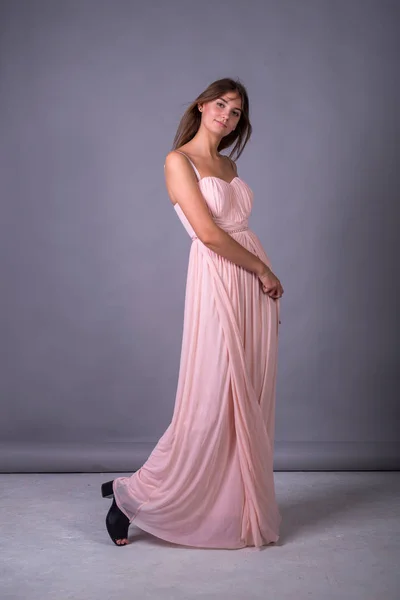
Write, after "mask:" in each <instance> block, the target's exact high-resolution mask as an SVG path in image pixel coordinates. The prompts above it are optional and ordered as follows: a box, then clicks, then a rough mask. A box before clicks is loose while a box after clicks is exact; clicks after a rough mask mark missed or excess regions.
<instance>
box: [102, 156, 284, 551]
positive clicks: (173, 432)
mask: <svg viewBox="0 0 400 600" xmlns="http://www.w3.org/2000/svg"><path fill="white" fill-rule="evenodd" d="M181 154H183V152H182V153H181ZM185 156H186V155H185ZM187 158H188V160H190V159H189V157H187ZM190 162H191V164H192V166H193V168H194V170H195V173H196V176H197V179H198V185H199V187H200V190H201V192H202V195H203V197H204V200H205V202H206V203H207V205H208V209H209V212H210V214H211V215H212V218H213V219H214V221H215V222H216V223H217V224H218V226H219V227H221V228H222V229H224V230H225V231H226V232H228V233H229V234H230V235H231V236H232V237H233V238H234V239H235V240H236V241H237V242H238V243H239V244H241V245H242V246H244V247H245V248H246V249H247V250H249V251H250V252H252V253H254V254H256V255H257V256H259V257H260V258H261V260H263V261H264V262H265V263H266V264H267V265H268V266H271V264H270V261H269V259H268V257H267V255H266V253H265V251H264V250H263V248H262V245H261V242H260V240H259V239H258V237H257V236H256V234H255V233H254V232H252V231H251V230H250V229H249V228H248V218H249V215H250V212H251V209H252V203H253V192H252V190H251V189H250V187H249V186H248V185H247V184H246V183H245V182H244V181H243V180H242V179H240V178H239V177H235V178H234V179H232V181H230V182H227V181H225V180H223V179H220V178H219V177H203V178H200V174H199V172H198V171H197V169H196V167H195V165H194V164H193V162H192V161H190ZM175 210H176V213H177V215H178V217H179V218H180V220H181V221H182V224H183V226H184V227H185V229H186V231H187V233H188V234H189V235H190V237H191V238H192V244H191V249H190V254H189V265H188V273H187V283H186V295H185V312H184V325H183V338H182V349H181V359H180V368H179V377H178V385H177V392H176V399H175V406H174V411H173V416H172V420H171V423H170V425H169V426H168V428H167V429H166V431H165V433H164V434H163V435H162V437H161V438H160V439H159V441H158V443H157V445H156V447H155V448H154V450H153V451H152V453H151V454H150V456H149V458H148V459H147V461H146V462H145V463H144V465H143V466H142V467H141V468H140V469H139V470H138V471H136V472H135V473H133V474H132V475H131V476H130V477H119V478H117V479H115V480H114V484H113V490H114V497H115V501H116V503H117V506H118V507H119V508H120V509H121V510H122V512H123V513H124V514H125V515H126V516H127V517H128V518H129V520H130V522H131V523H134V524H135V525H137V526H138V527H139V528H141V529H143V530H144V531H147V532H148V533H151V534H153V535H155V536H157V537H159V538H161V539H164V540H167V541H169V542H172V543H176V544H182V545H186V546H193V547H199V548H226V549H235V548H243V547H246V546H255V547H256V548H260V547H261V546H264V545H267V544H270V543H272V542H276V541H277V540H278V539H279V525H280V522H281V515H280V513H279V509H278V506H277V503H276V498H275V487H274V474H273V449H274V425H275V389H276V372H277V348H278V328H279V312H280V308H279V300H273V299H272V298H270V297H269V296H268V295H267V294H265V293H264V292H263V291H262V289H261V285H260V281H259V279H258V277H257V276H256V275H254V274H253V273H251V272H249V271H247V270H245V269H243V268H242V267H239V266H237V265H235V264H234V263H232V262H231V261H229V260H227V259H225V258H223V257H221V256H220V255H218V254H216V253H215V252H213V251H212V250H210V249H208V248H207V247H206V246H205V245H204V244H203V243H202V242H201V241H200V240H199V239H198V238H197V237H196V235H195V233H194V231H193V229H192V227H191V226H190V223H189V222H188V220H187V219H186V217H185V214H184V213H183V211H182V209H181V208H180V206H179V205H178V204H175Z"/></svg>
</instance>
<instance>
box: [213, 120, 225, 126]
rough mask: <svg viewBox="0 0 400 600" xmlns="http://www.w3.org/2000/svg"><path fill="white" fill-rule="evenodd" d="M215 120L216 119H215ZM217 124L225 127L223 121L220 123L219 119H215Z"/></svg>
mask: <svg viewBox="0 0 400 600" xmlns="http://www.w3.org/2000/svg"><path fill="white" fill-rule="evenodd" d="M215 120H216V121H217V119H215ZM217 123H218V125H221V127H226V125H225V123H221V122H220V121H217Z"/></svg>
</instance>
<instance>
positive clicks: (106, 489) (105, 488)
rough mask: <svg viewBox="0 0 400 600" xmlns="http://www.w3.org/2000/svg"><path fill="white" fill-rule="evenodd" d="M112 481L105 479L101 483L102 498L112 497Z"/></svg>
mask: <svg viewBox="0 0 400 600" xmlns="http://www.w3.org/2000/svg"><path fill="white" fill-rule="evenodd" d="M113 481H114V480H112V481H107V482H106V483H102V485H101V495H102V496H103V498H114V492H113Z"/></svg>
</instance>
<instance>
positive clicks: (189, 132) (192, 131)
mask: <svg viewBox="0 0 400 600" xmlns="http://www.w3.org/2000/svg"><path fill="white" fill-rule="evenodd" d="M235 91H236V92H238V94H239V96H240V98H241V100H242V112H241V115H240V119H239V121H238V124H237V125H236V127H235V129H234V131H231V133H230V134H229V135H226V136H225V137H223V138H222V139H221V141H220V143H219V146H218V151H221V150H223V149H224V148H229V146H232V144H233V143H235V144H234V146H233V148H232V150H231V152H230V154H229V157H230V158H233V155H234V154H235V153H236V156H235V158H234V160H237V159H238V158H239V156H240V155H241V154H242V152H243V150H244V148H245V146H246V144H247V142H248V141H249V139H250V136H251V132H252V130H253V128H252V126H251V124H250V119H249V97H248V94H247V90H246V88H245V87H244V85H243V84H242V83H241V82H240V81H239V79H236V80H234V79H230V78H228V77H227V78H225V79H218V80H217V81H214V82H213V83H211V84H210V85H209V86H208V88H207V89H205V90H204V92H202V93H201V94H200V95H199V96H197V98H196V100H194V101H193V102H192V103H191V104H190V105H189V107H188V108H187V109H186V110H185V112H184V114H183V117H182V118H181V120H180V122H179V125H178V129H177V131H176V134H175V138H174V142H173V146H172V150H176V148H180V146H183V145H184V144H187V142H189V141H190V140H191V139H192V138H193V137H194V136H195V135H196V133H197V131H198V129H199V127H200V123H201V113H200V112H199V109H198V107H197V105H198V104H201V103H203V102H211V101H212V100H216V99H217V98H220V97H221V96H222V95H223V94H226V93H228V92H235Z"/></svg>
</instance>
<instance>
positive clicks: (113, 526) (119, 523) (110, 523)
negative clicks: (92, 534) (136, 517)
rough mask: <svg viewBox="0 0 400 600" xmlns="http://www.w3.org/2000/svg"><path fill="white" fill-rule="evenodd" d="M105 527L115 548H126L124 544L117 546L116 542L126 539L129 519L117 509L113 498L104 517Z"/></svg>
mask: <svg viewBox="0 0 400 600" xmlns="http://www.w3.org/2000/svg"><path fill="white" fill-rule="evenodd" d="M106 527H107V531H108V535H109V536H110V538H111V539H112V541H113V542H114V544H115V545H116V546H126V544H117V540H123V539H128V529H129V519H128V517H127V516H126V515H124V513H123V512H122V510H120V509H119V508H118V506H117V504H116V502H115V498H114V497H113V501H112V504H111V507H110V510H109V511H108V513H107V516H106Z"/></svg>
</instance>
